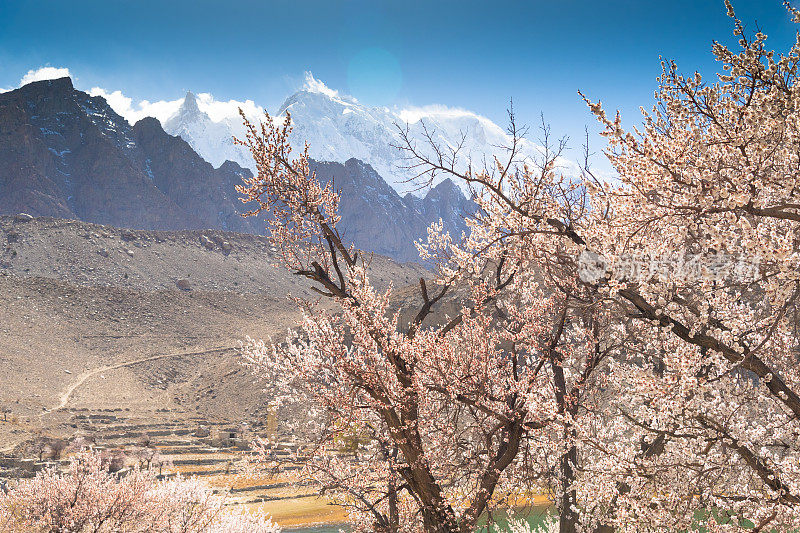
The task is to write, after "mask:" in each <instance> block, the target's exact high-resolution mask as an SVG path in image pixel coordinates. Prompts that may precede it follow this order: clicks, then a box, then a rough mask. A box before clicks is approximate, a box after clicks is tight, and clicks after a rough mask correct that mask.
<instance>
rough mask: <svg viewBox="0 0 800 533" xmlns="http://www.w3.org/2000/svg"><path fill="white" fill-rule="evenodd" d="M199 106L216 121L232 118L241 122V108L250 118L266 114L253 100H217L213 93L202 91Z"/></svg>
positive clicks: (198, 97)
mask: <svg viewBox="0 0 800 533" xmlns="http://www.w3.org/2000/svg"><path fill="white" fill-rule="evenodd" d="M197 107H199V108H200V111H203V112H204V113H206V114H207V115H208V116H209V117H210V118H211V120H213V121H214V122H222V121H223V120H226V119H230V120H233V121H234V122H239V121H240V120H241V119H240V117H239V108H241V109H242V111H244V114H245V115H247V117H248V118H250V119H256V120H258V119H260V118H261V117H263V116H264V108H263V107H261V106H260V105H258V104H256V103H255V102H254V101H252V100H245V101H244V102H240V101H238V100H228V101H224V100H215V99H214V96H213V95H212V94H211V93H200V94H198V95H197Z"/></svg>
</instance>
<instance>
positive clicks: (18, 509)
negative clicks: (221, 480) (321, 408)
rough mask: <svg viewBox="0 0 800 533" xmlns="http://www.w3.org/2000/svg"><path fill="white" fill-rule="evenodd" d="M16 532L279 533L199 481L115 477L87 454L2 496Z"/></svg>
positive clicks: (3, 517) (7, 521)
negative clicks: (233, 507) (63, 469)
mask: <svg viewBox="0 0 800 533" xmlns="http://www.w3.org/2000/svg"><path fill="white" fill-rule="evenodd" d="M0 528H1V529H2V530H3V531H9V532H28V531H47V532H59V533H65V532H71V533H88V532H96V533H101V532H116V531H125V532H130V533H136V532H142V533H145V532H152V531H163V532H169V533H179V532H180V533H278V532H279V531H280V528H279V527H277V526H275V525H274V524H273V523H272V522H271V521H270V520H269V519H268V518H267V517H265V516H263V515H261V514H251V513H247V512H245V511H243V510H239V511H238V512H237V511H231V510H229V509H227V508H226V507H225V499H224V497H222V496H220V495H216V494H214V493H213V492H212V490H211V488H210V487H209V486H208V485H205V484H203V483H202V482H200V481H198V480H197V479H188V480H187V479H176V480H164V481H159V480H158V478H157V476H156V474H155V471H153V470H150V469H146V470H145V469H135V470H134V471H132V472H130V473H128V474H124V475H123V474H119V473H112V472H110V471H109V465H108V464H107V461H106V460H105V458H104V457H103V455H102V454H101V453H98V452H91V451H83V452H81V453H79V454H78V455H77V456H76V457H74V458H73V459H72V462H71V463H70V467H69V470H68V471H67V472H66V473H61V472H59V471H57V470H56V469H49V470H45V471H43V472H40V473H38V474H37V475H36V477H34V478H32V479H29V480H20V481H19V482H17V483H16V485H15V486H13V487H12V488H11V490H10V491H9V492H8V493H7V494H0Z"/></svg>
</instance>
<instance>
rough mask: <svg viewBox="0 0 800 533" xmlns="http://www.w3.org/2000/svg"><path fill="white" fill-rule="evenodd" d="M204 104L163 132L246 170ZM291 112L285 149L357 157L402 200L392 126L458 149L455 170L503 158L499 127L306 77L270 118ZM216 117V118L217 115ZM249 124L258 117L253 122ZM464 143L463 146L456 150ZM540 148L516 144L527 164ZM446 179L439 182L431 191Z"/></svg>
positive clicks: (422, 142)
mask: <svg viewBox="0 0 800 533" xmlns="http://www.w3.org/2000/svg"><path fill="white" fill-rule="evenodd" d="M207 111H208V108H206V110H203V102H200V105H198V102H197V99H196V97H195V96H194V95H193V94H192V93H191V92H190V93H188V94H187V95H186V97H185V98H184V101H183V103H182V104H181V106H180V108H179V109H178V111H177V112H176V113H175V114H174V115H172V116H171V117H169V118H168V119H167V120H166V121H165V123H164V129H165V130H166V131H167V132H169V133H171V134H173V135H180V136H181V137H182V138H183V139H184V140H186V141H187V142H188V143H189V144H190V145H191V146H192V148H194V149H195V150H196V151H197V152H198V153H199V154H200V155H202V156H203V157H204V158H205V159H206V160H208V161H209V162H211V163H212V164H213V165H214V166H219V165H220V164H222V163H223V162H224V161H225V160H227V159H229V160H231V161H235V162H237V163H239V164H240V165H242V166H243V167H248V168H250V169H253V161H252V158H251V157H250V154H249V153H248V152H247V150H245V149H243V148H242V147H241V146H236V145H234V144H233V140H232V138H233V136H234V135H236V136H241V135H243V133H244V131H243V127H242V125H241V120H240V119H239V117H238V116H236V115H233V114H229V115H228V116H223V117H220V116H217V117H216V118H217V120H212V118H211V116H210V115H209V113H208V112H207ZM287 112H289V113H291V116H292V122H293V126H294V130H293V132H292V144H293V145H294V146H295V147H296V149H300V148H302V146H303V143H305V142H307V143H308V144H309V146H310V150H309V152H310V155H311V157H312V158H314V159H316V160H318V161H334V162H339V163H342V162H345V161H347V160H348V159H350V158H353V157H355V158H357V159H360V160H361V161H364V162H366V163H368V164H370V165H371V166H372V167H373V168H374V169H375V170H376V171H377V172H378V174H380V175H381V176H382V177H383V178H384V179H386V181H387V182H388V183H389V184H390V185H392V187H394V188H395V190H396V191H397V192H398V193H400V194H404V193H407V192H409V191H414V192H416V190H417V189H418V185H417V184H414V183H409V180H410V179H411V178H413V177H414V173H413V172H412V171H410V170H408V169H407V168H405V167H406V166H407V164H408V161H407V159H406V154H405V153H404V152H403V151H402V150H400V149H399V148H398V146H400V145H401V144H402V140H401V137H400V134H399V130H398V127H400V128H405V127H408V128H409V133H410V135H409V136H410V138H411V139H412V142H414V143H415V144H416V146H417V147H419V148H424V147H425V146H426V145H427V141H426V139H425V137H424V129H423V126H424V128H425V129H427V131H428V132H429V133H430V134H431V135H432V137H433V139H434V141H435V142H436V143H437V144H438V145H439V146H441V147H443V148H445V149H446V148H448V147H449V148H455V147H457V146H458V145H459V144H461V146H462V147H461V150H460V152H459V157H460V160H461V162H462V165H461V166H460V169H462V170H463V169H464V168H466V164H467V163H468V162H470V161H471V162H472V164H473V165H476V166H479V167H480V166H483V164H484V161H488V162H489V163H490V164H493V160H494V157H495V156H497V157H499V158H500V160H501V161H502V160H504V158H505V157H507V155H506V154H507V153H506V151H505V150H504V149H503V148H502V146H505V145H507V144H508V142H509V136H508V135H507V133H506V132H505V130H504V129H503V128H501V127H500V126H498V125H497V124H495V123H494V122H492V121H491V120H489V119H488V118H485V117H482V116H480V115H478V114H476V113H473V112H471V111H466V110H461V109H453V108H448V107H445V106H426V107H417V108H405V109H394V110H391V109H389V108H386V107H368V106H365V105H362V104H361V103H359V102H358V100H356V99H355V98H352V97H350V96H346V95H343V94H340V93H339V92H338V91H335V90H333V89H331V88H329V87H327V86H326V85H325V84H324V83H322V82H321V81H319V80H317V79H315V78H314V77H313V76H312V75H311V74H310V73H307V74H306V81H305V84H304V85H303V87H302V88H301V89H300V90H299V91H297V92H296V93H294V94H293V95H291V96H290V97H289V98H287V99H286V100H285V101H284V103H283V105H281V107H280V108H279V109H278V111H277V113H276V116H277V117H283V116H285V113H287ZM217 115H219V114H217ZM249 118H251V119H252V120H256V121H257V120H260V119H261V118H262V117H261V116H258V115H252V116H250V117H249ZM462 138H463V143H462ZM540 154H541V148H540V147H539V146H537V145H536V144H535V143H533V142H530V141H528V140H524V141H523V145H522V150H521V157H522V158H525V159H528V160H534V159H536V158H538V157H539V156H540ZM561 165H562V167H563V168H564V170H565V172H567V173H569V174H577V172H578V167H577V165H575V164H574V163H572V162H570V161H567V160H563V161H561ZM444 178H445V176H439V177H438V178H437V180H436V182H435V183H434V184H433V185H436V184H438V183H439V182H441V180H443V179H444Z"/></svg>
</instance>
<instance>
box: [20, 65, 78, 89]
mask: <svg viewBox="0 0 800 533" xmlns="http://www.w3.org/2000/svg"><path fill="white" fill-rule="evenodd" d="M67 76H71V74H70V73H69V69H68V68H63V67H50V66H47V67H39V68H37V69H36V70H29V71H28V73H27V74H25V75H24V76H22V79H21V80H19V86H20V87H22V86H23V85H27V84H29V83H32V82H34V81H42V80H55V79H57V78H64V77H67Z"/></svg>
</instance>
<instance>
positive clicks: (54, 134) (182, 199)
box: [0, 78, 474, 261]
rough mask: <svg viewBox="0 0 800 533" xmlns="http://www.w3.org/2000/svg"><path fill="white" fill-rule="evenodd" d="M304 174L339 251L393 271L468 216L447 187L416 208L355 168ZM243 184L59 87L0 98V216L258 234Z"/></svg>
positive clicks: (148, 129) (235, 170)
mask: <svg viewBox="0 0 800 533" xmlns="http://www.w3.org/2000/svg"><path fill="white" fill-rule="evenodd" d="M185 104H186V105H185V106H184V109H183V113H182V114H180V117H182V118H183V119H185V120H189V118H190V117H194V118H196V119H199V120H203V116H205V115H204V114H202V112H201V111H200V110H199V109H198V108H197V104H196V102H194V105H192V100H191V99H189V98H188V97H187V101H186V102H185ZM187 117H189V118H187ZM206 118H207V116H206ZM168 124H169V122H168ZM173 126H174V124H173ZM179 133H180V132H179ZM181 135H187V136H188V135H189V134H188V133H187V132H185V131H184V132H182V133H181ZM206 139H209V137H206ZM312 167H313V169H314V170H315V171H316V172H317V175H318V177H319V178H320V179H321V180H323V181H324V180H333V181H334V184H335V187H336V188H337V189H338V190H339V191H340V193H341V195H342V201H341V213H340V214H341V216H342V222H341V224H340V230H341V231H342V233H343V234H344V235H345V237H346V239H347V240H350V241H351V242H354V243H355V245H356V246H357V247H359V248H361V249H364V250H366V251H370V252H376V253H379V254H382V255H387V256H389V257H392V258H394V259H396V260H399V261H415V260H417V259H418V254H417V251H416V248H415V246H414V244H413V243H414V241H415V240H418V239H421V238H425V236H426V231H427V227H428V226H429V225H430V224H431V223H432V222H435V221H438V220H439V219H440V218H441V219H442V220H444V221H445V227H446V228H447V229H448V230H450V231H451V232H453V233H454V234H460V233H461V232H462V231H463V230H464V228H465V226H464V221H463V217H464V216H465V215H468V214H470V213H471V212H472V210H474V205H473V204H472V202H470V201H469V200H467V199H466V198H465V197H464V195H463V194H462V193H461V191H460V190H459V189H458V187H456V186H454V185H453V184H452V182H448V183H443V184H441V185H439V186H437V187H436V188H434V189H432V190H431V191H429V193H428V195H427V196H426V197H425V198H418V197H408V196H407V197H406V198H401V197H400V196H399V195H398V194H397V192H396V191H395V189H393V188H392V187H391V186H390V185H389V184H387V183H386V181H385V180H384V179H383V178H382V177H381V176H380V175H379V174H378V173H377V172H376V171H375V170H374V169H373V168H372V167H371V166H370V165H368V164H366V163H363V162H362V161H359V160H357V159H348V160H346V161H344V162H343V163H326V162H316V161H315V162H313V163H312ZM249 176H252V174H251V172H250V170H249V169H247V168H243V167H242V166H241V165H240V164H239V163H237V162H234V161H224V162H223V163H221V164H220V165H219V166H218V167H216V168H215V167H214V166H213V165H212V164H211V163H209V162H207V161H206V160H204V159H203V158H202V157H201V156H200V155H198V153H197V151H196V150H195V149H194V148H193V147H192V145H191V144H190V143H189V142H187V141H186V140H184V139H183V138H181V137H180V136H177V135H170V134H168V133H167V132H165V131H164V129H163V128H162V127H161V124H160V122H159V121H158V120H156V119H154V118H149V117H148V118H144V119H142V120H140V121H138V122H136V123H135V124H134V125H132V126H131V125H130V124H128V122H127V121H126V120H125V119H124V118H123V117H121V116H120V115H118V114H117V113H116V112H115V111H114V110H113V109H112V108H111V107H110V106H109V105H108V103H107V102H106V101H105V99H103V98H102V97H100V96H95V97H92V96H89V95H88V94H86V93H84V92H82V91H79V90H76V89H75V88H74V87H73V85H72V82H71V80H70V79H69V78H61V79H57V80H46V81H40V82H34V83H31V84H29V85H26V86H24V87H22V88H20V89H17V90H14V91H10V92H7V93H3V94H0V214H15V213H20V212H25V213H29V214H31V215H34V216H51V217H56V218H64V219H75V220H82V221H87V222H95V223H99V224H109V225H113V226H117V227H123V228H132V229H147V230H179V229H180V230H192V229H219V230H225V231H237V232H244V233H255V234H260V233H264V231H265V220H264V219H263V218H261V219H259V218H255V217H253V218H243V217H242V216H241V214H242V213H243V212H245V211H247V210H248V206H245V205H243V204H242V203H241V202H240V200H239V199H238V196H239V195H238V193H237V192H236V191H235V188H234V187H235V185H236V184H238V183H241V181H242V178H243V177H249Z"/></svg>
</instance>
